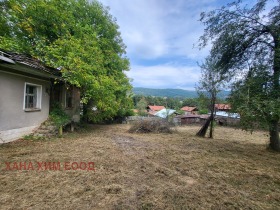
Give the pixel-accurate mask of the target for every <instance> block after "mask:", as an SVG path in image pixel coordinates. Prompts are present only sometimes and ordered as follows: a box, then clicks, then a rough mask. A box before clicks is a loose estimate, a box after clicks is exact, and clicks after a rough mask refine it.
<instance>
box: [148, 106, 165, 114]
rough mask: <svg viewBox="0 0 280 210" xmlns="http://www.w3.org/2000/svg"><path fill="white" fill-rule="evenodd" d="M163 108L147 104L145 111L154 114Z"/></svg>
mask: <svg viewBox="0 0 280 210" xmlns="http://www.w3.org/2000/svg"><path fill="white" fill-rule="evenodd" d="M162 109H165V107H164V106H151V105H149V106H147V111H148V113H149V114H151V115H154V114H155V113H157V112H158V111H160V110H162Z"/></svg>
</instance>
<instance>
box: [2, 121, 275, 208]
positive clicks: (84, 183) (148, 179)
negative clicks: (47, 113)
mask: <svg viewBox="0 0 280 210" xmlns="http://www.w3.org/2000/svg"><path fill="white" fill-rule="evenodd" d="M128 129H129V126H128V125H109V126H108V125H106V126H105V125H104V126H92V127H91V128H90V129H88V130H86V131H84V132H80V133H75V134H67V135H66V136H65V137H63V138H61V139H53V140H50V141H24V140H22V141H18V142H13V143H10V144H4V145H1V146H0V153H1V156H0V185H1V188H0V195H1V196H0V208H1V209H278V208H279V206H280V181H279V180H280V161H279V159H280V154H277V153H273V152H270V151H268V150H266V141H267V136H266V134H265V133H263V132H257V133H253V135H251V134H250V133H246V132H243V131H240V130H235V129H231V128H221V127H218V128H217V129H216V133H215V139H213V140H210V139H202V138H197V137H196V136H195V133H196V131H197V130H198V129H199V128H198V127H195V126H194V127H193V126H192V127H181V128H178V129H177V130H178V131H177V132H175V133H173V134H132V133H129V132H128ZM28 161H31V162H36V161H44V162H48V161H53V162H55V161H59V162H61V163H63V162H67V161H69V162H74V161H75V162H81V161H85V162H86V161H93V162H94V163H95V171H81V170H67V171H66V170H60V171H56V170H53V171H52V170H45V171H36V170H12V171H9V170H8V171H7V170H5V162H28Z"/></svg>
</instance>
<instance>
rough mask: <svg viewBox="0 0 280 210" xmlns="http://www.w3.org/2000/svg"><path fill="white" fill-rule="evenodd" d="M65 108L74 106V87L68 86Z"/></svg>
mask: <svg viewBox="0 0 280 210" xmlns="http://www.w3.org/2000/svg"><path fill="white" fill-rule="evenodd" d="M65 108H73V88H72V87H70V88H67V89H66V94H65Z"/></svg>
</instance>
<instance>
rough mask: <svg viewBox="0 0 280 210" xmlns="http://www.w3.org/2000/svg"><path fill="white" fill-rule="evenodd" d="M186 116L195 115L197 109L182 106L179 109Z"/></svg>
mask: <svg viewBox="0 0 280 210" xmlns="http://www.w3.org/2000/svg"><path fill="white" fill-rule="evenodd" d="M181 110H182V111H184V112H185V113H186V114H197V111H198V109H197V108H196V107H194V106H184V107H182V108H181Z"/></svg>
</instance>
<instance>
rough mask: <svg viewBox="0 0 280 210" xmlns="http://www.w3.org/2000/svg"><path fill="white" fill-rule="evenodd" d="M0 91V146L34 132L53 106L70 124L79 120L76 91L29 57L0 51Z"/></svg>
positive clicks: (78, 98)
mask: <svg viewBox="0 0 280 210" xmlns="http://www.w3.org/2000/svg"><path fill="white" fill-rule="evenodd" d="M55 81H56V82H55ZM0 91H1V95H0V143H5V142H9V141H13V140H15V139H18V138H19V137H21V136H23V135H26V134H29V133H31V132H33V131H34V130H36V128H38V127H39V126H40V124H41V123H42V122H44V121H45V120H47V118H48V116H49V112H50V109H51V107H52V105H53V104H54V103H58V104H60V105H61V106H62V107H63V108H64V110H65V112H66V113H67V114H68V115H69V116H70V117H71V119H72V121H75V122H78V121H79V120H80V110H79V106H80V93H79V90H78V89H77V88H76V87H73V86H70V85H66V83H65V82H64V81H63V80H62V77H61V72H60V71H59V70H57V69H54V68H50V67H47V66H45V65H44V64H42V63H41V62H40V61H39V60H37V59H34V58H32V57H30V56H26V55H22V54H17V53H12V52H4V51H3V50H1V51H0Z"/></svg>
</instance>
